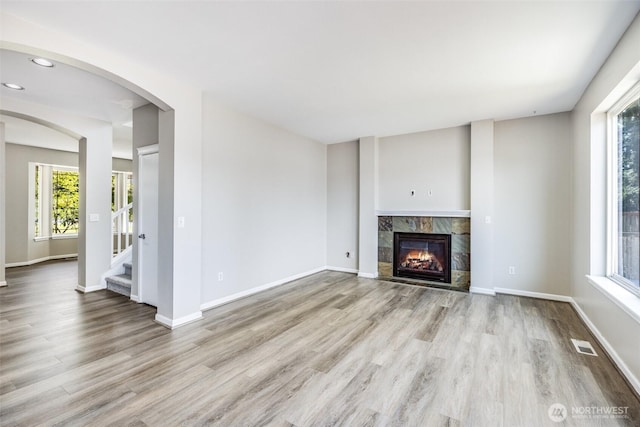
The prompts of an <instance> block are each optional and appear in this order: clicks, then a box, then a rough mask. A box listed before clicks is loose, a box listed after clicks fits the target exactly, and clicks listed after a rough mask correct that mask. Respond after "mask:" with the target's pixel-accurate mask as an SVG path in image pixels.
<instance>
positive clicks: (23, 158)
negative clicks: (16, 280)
mask: <svg viewBox="0 0 640 427" xmlns="http://www.w3.org/2000/svg"><path fill="white" fill-rule="evenodd" d="M29 162H37V163H48V164H54V165H60V166H73V167H78V153H70V152H66V151H58V150H48V149H46V148H37V147H29V146H26V145H16V144H10V143H7V144H6V176H7V181H8V182H10V183H11V184H10V185H7V189H6V196H7V200H8V201H9V203H7V205H6V227H7V228H6V251H7V253H6V262H7V264H16V263H18V264H22V263H28V262H30V261H33V260H37V259H41V258H46V257H49V256H62V255H67V254H70V255H74V254H77V253H78V241H77V239H75V238H74V239H64V240H43V241H39V242H34V241H33V238H34V229H33V226H32V225H33V224H30V223H29V221H28V212H29V193H30V192H29Z"/></svg>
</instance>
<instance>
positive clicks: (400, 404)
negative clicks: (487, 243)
mask: <svg viewBox="0 0 640 427" xmlns="http://www.w3.org/2000/svg"><path fill="white" fill-rule="evenodd" d="M76 268H77V264H76V263H75V262H56V263H47V264H41V265H37V266H33V267H25V268H23V267H21V268H13V269H9V270H8V271H7V280H8V283H9V285H10V286H9V287H8V288H2V289H0V340H1V341H0V343H1V347H0V380H1V381H0V424H1V425H6V426H9V425H11V426H13V425H21V426H33V425H55V424H58V425H65V426H74V425H78V426H86V425H92V426H104V425H114V426H192V425H194V426H196V425H220V426H263V425H269V426H291V425H294V426H333V425H346V426H364V425H367V426H369V425H370V426H395V425H402V426H439V425H454V426H455V425H478V426H501V425H502V426H544V425H549V426H552V425H579V426H582V425H629V426H638V425H640V403H639V402H638V400H637V398H636V397H635V395H634V394H633V393H632V391H631V390H630V389H629V387H628V386H627V384H626V383H625V382H624V380H623V379H622V377H621V376H620V375H619V373H618V372H617V371H616V370H615V369H614V367H613V365H612V364H611V362H610V361H609V360H608V359H607V357H606V356H605V354H604V352H603V350H602V348H600V347H599V346H598V345H597V344H596V343H595V341H594V340H593V338H592V337H591V336H590V335H589V333H588V331H587V329H586V328H585V326H584V325H583V324H582V323H581V321H580V320H579V318H578V317H577V316H576V314H575V313H574V311H573V309H572V308H571V307H570V306H569V305H568V304H566V303H558V302H549V301H542V300H535V299H529V298H520V297H513V296H497V297H490V296H483V295H468V294H465V293H460V292H451V291H442V290H435V289H427V288H419V287H411V286H404V285H401V284H397V283H389V282H383V281H376V280H370V279H359V278H357V277H355V276H353V275H350V274H345V273H336V272H323V273H318V274H315V275H313V276H310V277H307V278H304V279H301V280H297V281H295V282H292V283H290V284H287V285H283V286H281V287H278V288H275V289H272V290H270V291H267V292H263V293H260V294H257V295H254V296H252V297H249V298H245V299H243V300H239V301H236V302H234V303H231V304H227V305H225V306H222V307H218V308H216V309H213V310H210V311H207V312H205V313H204V316H205V318H204V319H203V320H201V321H198V322H195V323H192V324H189V325H186V326H184V327H182V328H179V329H176V330H173V331H170V330H167V329H165V328H164V327H162V326H160V325H158V324H156V323H154V322H153V316H154V313H155V309H153V308H152V307H148V306H146V305H142V304H136V303H134V302H131V301H129V300H128V299H127V298H126V297H123V296H120V295H117V294H114V293H111V292H109V291H99V292H94V293H90V294H80V293H77V292H76V291H74V287H75V284H76ZM570 338H576V339H583V340H589V341H591V342H592V343H593V344H594V347H595V350H596V352H597V353H598V354H599V357H592V356H587V355H581V354H578V353H576V352H575V351H574V349H573V347H572V346H571V342H570ZM554 403H561V404H563V405H564V406H565V407H566V408H567V409H568V411H569V416H568V417H567V419H566V420H565V421H564V422H563V423H560V424H556V423H554V422H552V421H551V419H550V417H549V416H548V409H549V407H550V405H552V404H554ZM573 407H576V408H585V407H589V408H593V407H623V408H627V409H626V415H627V418H622V419H602V418H596V419H585V418H580V419H579V418H576V417H575V416H574V415H572V414H571V411H572V408H573Z"/></svg>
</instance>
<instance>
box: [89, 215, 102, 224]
mask: <svg viewBox="0 0 640 427" xmlns="http://www.w3.org/2000/svg"><path fill="white" fill-rule="evenodd" d="M98 221H100V214H89V222H98Z"/></svg>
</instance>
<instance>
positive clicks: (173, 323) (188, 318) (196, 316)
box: [155, 311, 202, 329]
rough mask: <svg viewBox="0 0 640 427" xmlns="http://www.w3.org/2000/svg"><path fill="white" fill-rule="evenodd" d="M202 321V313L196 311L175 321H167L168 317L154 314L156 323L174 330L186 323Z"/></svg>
mask: <svg viewBox="0 0 640 427" xmlns="http://www.w3.org/2000/svg"><path fill="white" fill-rule="evenodd" d="M199 319H202V311H196V312H195V313H191V314H188V315H186V316H182V317H179V318H177V319H169V318H168V317H165V316H162V315H160V314H156V318H155V320H156V322H157V323H159V324H161V325H162V326H164V327H167V328H169V329H175V328H177V327H179V326H182V325H186V324H187V323H191V322H195V321H196V320H199Z"/></svg>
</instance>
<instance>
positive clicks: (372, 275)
mask: <svg viewBox="0 0 640 427" xmlns="http://www.w3.org/2000/svg"><path fill="white" fill-rule="evenodd" d="M358 277H363V278H365V279H377V278H378V273H377V272H376V273H365V272H364V271H359V272H358Z"/></svg>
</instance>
